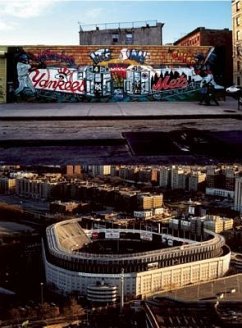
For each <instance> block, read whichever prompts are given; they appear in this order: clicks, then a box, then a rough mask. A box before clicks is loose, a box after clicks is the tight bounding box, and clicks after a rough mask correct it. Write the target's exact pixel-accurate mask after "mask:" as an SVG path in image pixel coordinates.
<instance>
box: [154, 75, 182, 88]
mask: <svg viewBox="0 0 242 328" xmlns="http://www.w3.org/2000/svg"><path fill="white" fill-rule="evenodd" d="M169 80H170V77H169V76H166V77H165V78H164V79H161V78H159V80H158V81H157V82H156V83H155V84H154V85H153V87H152V89H153V90H168V89H178V88H179V89H180V88H181V89H183V88H186V87H187V85H188V82H187V79H186V77H185V76H180V77H178V78H177V79H172V80H170V81H169Z"/></svg>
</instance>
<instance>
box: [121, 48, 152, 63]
mask: <svg viewBox="0 0 242 328" xmlns="http://www.w3.org/2000/svg"><path fill="white" fill-rule="evenodd" d="M148 55H149V53H148V52H147V51H143V50H137V49H131V50H129V49H127V48H124V49H122V50H121V51H120V56H119V58H120V59H121V60H126V59H130V60H135V61H136V62H138V63H140V64H143V63H144V62H145V60H146V59H147V57H148Z"/></svg>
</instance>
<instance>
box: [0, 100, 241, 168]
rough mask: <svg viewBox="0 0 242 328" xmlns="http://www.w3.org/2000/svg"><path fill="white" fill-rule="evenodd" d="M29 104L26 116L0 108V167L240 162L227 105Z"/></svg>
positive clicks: (233, 110) (236, 117) (237, 123)
mask: <svg viewBox="0 0 242 328" xmlns="http://www.w3.org/2000/svg"><path fill="white" fill-rule="evenodd" d="M8 105H9V106H8ZM33 105H34V107H33V110H31V106H32V105H30V104H4V105H0V163H2V164H24V165H39V164H49V165H53V164H59V165H66V164H173V163H181V164H202V163H203V164H207V163H217V162H221V161H222V162H230V163H231V162H237V161H242V155H241V154H242V152H241V151H240V150H241V149H242V124H241V118H242V111H238V110H237V102H236V101H234V100H232V99H229V100H226V101H225V102H221V104H220V106H199V105H198V104H197V103H162V104H158V105H159V106H158V105H157V103H151V104H143V103H134V104H122V105H120V104H115V105H112V106H110V104H101V105H102V110H101V111H100V104H91V105H90V104H88V105H87V106H89V107H85V106H84V108H83V109H82V108H81V109H80V105H78V107H77V104H73V105H70V104H40V107H37V106H39V105H38V104H33ZM107 105H108V106H107ZM98 110H99V112H98ZM98 113H99V115H97V114H98ZM138 114H139V115H138ZM137 115H138V116H137ZM184 132H186V134H185V135H184Z"/></svg>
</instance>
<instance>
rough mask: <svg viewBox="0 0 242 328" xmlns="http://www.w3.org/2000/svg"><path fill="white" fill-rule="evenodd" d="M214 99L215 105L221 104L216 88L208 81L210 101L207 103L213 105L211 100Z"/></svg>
mask: <svg viewBox="0 0 242 328" xmlns="http://www.w3.org/2000/svg"><path fill="white" fill-rule="evenodd" d="M211 101H213V102H214V103H215V105H217V106H219V102H218V100H217V99H216V96H215V89H214V86H213V85H212V84H211V83H208V103H207V105H211V104H210V102H211Z"/></svg>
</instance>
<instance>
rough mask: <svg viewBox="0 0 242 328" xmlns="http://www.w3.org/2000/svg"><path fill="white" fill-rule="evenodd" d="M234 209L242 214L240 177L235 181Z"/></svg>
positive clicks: (241, 180)
mask: <svg viewBox="0 0 242 328" xmlns="http://www.w3.org/2000/svg"><path fill="white" fill-rule="evenodd" d="M234 209H235V210H236V211H239V212H240V214H242V177H237V178H236V179H235V192H234Z"/></svg>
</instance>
